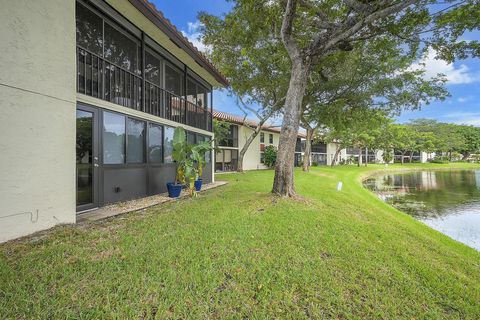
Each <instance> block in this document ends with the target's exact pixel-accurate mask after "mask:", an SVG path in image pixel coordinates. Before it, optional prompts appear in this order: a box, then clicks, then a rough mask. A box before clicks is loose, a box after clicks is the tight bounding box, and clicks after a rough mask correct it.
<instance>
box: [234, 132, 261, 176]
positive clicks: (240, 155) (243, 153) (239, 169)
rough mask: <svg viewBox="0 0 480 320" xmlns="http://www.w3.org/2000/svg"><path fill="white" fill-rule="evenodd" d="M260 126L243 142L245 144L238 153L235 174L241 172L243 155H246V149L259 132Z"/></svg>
mask: <svg viewBox="0 0 480 320" xmlns="http://www.w3.org/2000/svg"><path fill="white" fill-rule="evenodd" d="M261 129H262V128H261V125H259V126H257V128H255V130H254V131H253V132H252V134H251V135H250V136H249V137H248V138H247V140H246V141H245V144H244V145H243V147H242V149H241V150H240V152H239V153H238V167H237V172H243V157H244V156H245V153H247V151H248V148H249V147H250V145H251V144H252V142H253V140H254V139H255V137H256V136H258V134H259V133H260V131H261Z"/></svg>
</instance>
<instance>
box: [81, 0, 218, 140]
mask: <svg viewBox="0 0 480 320" xmlns="http://www.w3.org/2000/svg"><path fill="white" fill-rule="evenodd" d="M75 5H76V6H77V5H78V6H82V8H84V9H85V10H86V11H88V12H90V13H91V14H92V15H95V17H96V18H98V19H100V21H101V25H102V28H101V29H102V30H101V32H102V43H101V55H97V53H93V54H95V55H97V56H95V55H92V53H90V51H89V49H87V48H84V47H83V46H82V45H81V43H77V41H76V47H77V81H76V82H77V92H78V93H82V94H85V95H88V96H92V97H94V98H98V99H102V100H105V101H109V102H111V103H114V104H118V105H122V106H124V107H128V108H132V109H135V110H139V111H141V112H145V113H148V114H152V115H154V116H158V117H161V118H164V119H168V120H172V121H174V122H177V123H179V124H186V125H189V126H192V127H195V128H198V129H202V130H205V131H209V132H212V131H213V126H212V115H213V107H212V102H213V101H212V100H213V99H212V97H213V93H212V92H213V88H212V86H211V85H210V84H209V83H208V82H207V81H206V80H204V79H203V78H202V77H200V76H199V75H198V74H196V73H195V72H194V71H193V70H191V69H189V68H188V67H187V66H186V65H185V64H183V63H182V62H181V61H180V60H178V59H177V58H176V57H174V56H172V55H171V54H170V53H169V52H168V50H166V49H164V48H163V47H162V46H161V45H160V44H158V43H157V42H156V41H155V40H153V39H152V38H150V37H148V36H147V35H145V33H144V32H143V31H142V30H141V29H140V28H138V27H137V26H135V25H133V24H132V23H130V22H129V21H128V20H127V19H125V18H124V17H123V16H121V15H120V14H119V13H118V12H116V11H115V10H114V9H113V8H111V7H110V6H109V5H108V4H102V3H95V2H89V1H86V0H77V1H76V2H75ZM76 19H77V16H76ZM105 24H107V25H108V26H109V27H111V28H112V29H113V30H115V31H116V32H119V33H121V34H122V35H123V36H125V37H127V38H128V40H131V41H133V42H134V43H135V48H136V49H135V54H136V55H135V57H136V58H135V59H134V60H135V68H133V70H129V68H127V67H123V66H119V65H117V64H115V62H114V61H113V60H112V59H110V58H109V59H106V58H105V50H106V42H105V38H106V37H105V36H106V34H105V32H106V31H105V29H106V28H105ZM97 38H98V37H97ZM146 53H148V54H150V55H152V56H154V57H155V58H156V59H159V60H160V70H159V72H160V84H158V83H155V82H152V81H151V80H152V79H147V76H146V72H145V71H146V70H145V60H146V58H145V55H146ZM82 55H83V58H80V57H81V56H82ZM99 59H100V60H99ZM80 64H81V66H80ZM107 64H108V65H111V68H112V69H110V67H109V66H108V65H107ZM180 65H181V66H180ZM167 66H168V67H169V68H171V69H172V70H173V71H175V72H176V73H177V74H178V75H179V86H180V87H179V88H180V89H179V92H175V95H176V96H178V97H179V98H181V102H180V103H179V105H181V106H182V107H181V108H184V109H185V110H183V111H182V113H181V114H182V116H179V117H175V118H171V115H170V114H169V113H168V112H167V110H163V109H162V112H159V111H158V110H157V109H156V108H155V107H151V106H148V105H147V103H148V101H146V98H145V95H146V93H145V91H148V90H149V88H148V87H147V85H146V82H148V83H150V84H153V85H156V86H158V87H159V88H160V89H161V90H164V91H167V89H166V86H167V83H166V67H167ZM117 68H118V70H117ZM90 69H91V70H92V72H89V70H90ZM114 69H115V70H114ZM83 70H85V71H83ZM117 72H118V73H119V74H117ZM125 72H129V73H132V75H131V76H130V75H125ZM130 77H132V78H130ZM187 77H188V78H189V79H190V80H191V81H192V82H193V83H195V96H194V100H195V105H197V106H198V103H197V102H198V101H199V98H198V96H199V95H200V94H201V95H202V96H203V97H204V98H203V99H204V101H203V103H202V108H204V109H205V111H203V110H202V111H200V109H197V108H192V110H186V90H187V88H186V82H187V81H186V80H187ZM117 81H120V82H117ZM107 82H108V83H107ZM113 83H115V84H114V85H113V86H112V84H113ZM83 84H85V85H84V86H83ZM118 87H120V88H124V89H120V90H119V91H115V90H116V89H115V90H114V88H118ZM125 88H126V89H125ZM94 90H95V91H94ZM155 99H157V104H160V105H161V108H165V109H166V108H168V107H167V106H166V104H167V103H166V102H165V100H166V98H165V97H164V94H158V93H157V94H155ZM153 110H155V111H153ZM199 113H201V114H199ZM187 115H191V117H192V118H194V119H195V120H191V121H188V120H187V118H188V117H187Z"/></svg>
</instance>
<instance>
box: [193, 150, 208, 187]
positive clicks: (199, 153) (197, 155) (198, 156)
mask: <svg viewBox="0 0 480 320" xmlns="http://www.w3.org/2000/svg"><path fill="white" fill-rule="evenodd" d="M212 149H213V148H212V141H203V142H200V143H197V144H196V145H194V146H193V147H192V153H191V157H192V159H193V160H194V161H195V164H196V177H195V183H194V186H195V191H200V190H201V189H202V183H203V179H202V175H203V169H204V168H205V165H206V161H205V155H206V153H207V152H209V151H210V150H212Z"/></svg>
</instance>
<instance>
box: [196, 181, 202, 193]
mask: <svg viewBox="0 0 480 320" xmlns="http://www.w3.org/2000/svg"><path fill="white" fill-rule="evenodd" d="M202 183H203V180H202V179H198V180H197V181H195V190H196V191H200V190H202Z"/></svg>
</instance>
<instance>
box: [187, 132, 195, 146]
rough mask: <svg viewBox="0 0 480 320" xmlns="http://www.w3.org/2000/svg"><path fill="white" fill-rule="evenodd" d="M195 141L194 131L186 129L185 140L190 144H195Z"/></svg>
mask: <svg viewBox="0 0 480 320" xmlns="http://www.w3.org/2000/svg"><path fill="white" fill-rule="evenodd" d="M195 141H196V139H195V133H193V132H190V131H187V142H188V143H190V144H195V143H196V142H195Z"/></svg>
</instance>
